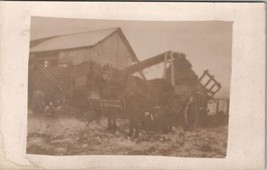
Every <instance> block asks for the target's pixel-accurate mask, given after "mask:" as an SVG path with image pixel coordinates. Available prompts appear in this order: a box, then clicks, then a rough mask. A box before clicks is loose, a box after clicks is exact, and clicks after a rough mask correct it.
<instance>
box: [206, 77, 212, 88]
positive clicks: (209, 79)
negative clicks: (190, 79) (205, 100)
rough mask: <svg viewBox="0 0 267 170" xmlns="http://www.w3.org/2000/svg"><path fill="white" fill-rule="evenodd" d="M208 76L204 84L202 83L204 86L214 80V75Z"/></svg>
mask: <svg viewBox="0 0 267 170" xmlns="http://www.w3.org/2000/svg"><path fill="white" fill-rule="evenodd" d="M209 78H210V79H209V80H208V81H207V82H206V84H205V85H204V87H207V86H208V85H209V83H210V82H211V81H213V80H214V76H209Z"/></svg>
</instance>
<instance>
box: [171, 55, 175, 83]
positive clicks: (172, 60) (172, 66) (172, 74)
mask: <svg viewBox="0 0 267 170" xmlns="http://www.w3.org/2000/svg"><path fill="white" fill-rule="evenodd" d="M170 55H171V82H172V85H173V86H175V80H174V59H173V52H172V51H171V52H170Z"/></svg>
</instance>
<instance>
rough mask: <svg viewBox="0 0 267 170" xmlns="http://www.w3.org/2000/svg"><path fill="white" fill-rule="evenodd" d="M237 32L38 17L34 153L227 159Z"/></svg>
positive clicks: (214, 26)
mask: <svg viewBox="0 0 267 170" xmlns="http://www.w3.org/2000/svg"><path fill="white" fill-rule="evenodd" d="M232 31H233V22H230V21H138V20H135V21H131V20H100V19H98V20H97V19H95V20H93V19H70V18H55V17H37V16H32V17H31V28H30V47H29V63H28V118H27V144H26V145H27V147H26V153H27V154H37V155H57V156H59V155H65V156H66V155H153V156H169V157H189V158H225V157H226V155H227V144H228V130H229V129H228V119H229V116H231V115H229V103H230V102H229V101H230V91H231V89H230V79H231V69H232V68H231V60H232Z"/></svg>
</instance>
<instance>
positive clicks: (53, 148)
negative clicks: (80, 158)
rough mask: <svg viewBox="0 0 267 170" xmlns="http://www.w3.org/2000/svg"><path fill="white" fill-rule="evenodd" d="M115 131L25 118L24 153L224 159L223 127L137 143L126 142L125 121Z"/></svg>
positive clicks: (147, 135)
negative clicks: (26, 120)
mask: <svg viewBox="0 0 267 170" xmlns="http://www.w3.org/2000/svg"><path fill="white" fill-rule="evenodd" d="M117 123H118V127H119V129H120V130H119V131H118V132H116V133H115V134H113V133H110V132H108V131H107V130H106V128H107V119H106V118H102V120H101V122H100V123H96V122H91V123H90V124H89V125H88V126H87V122H83V121H81V120H78V119H76V118H73V117H70V116H54V117H53V116H47V115H35V114H29V116H28V137H27V153H29V154H42V155H164V156H178V157H218V158H223V157H225V156H226V147H227V133H228V128H227V126H220V127H213V128H195V129H193V130H192V131H183V130H182V129H181V128H174V131H173V132H171V133H169V134H159V133H152V132H145V131H142V132H141V134H140V136H139V138H138V139H137V140H131V139H129V138H127V137H126V136H127V133H128V130H129V128H128V127H129V126H128V121H127V120H121V119H119V120H118V122H117Z"/></svg>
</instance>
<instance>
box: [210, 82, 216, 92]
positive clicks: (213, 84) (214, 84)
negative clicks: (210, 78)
mask: <svg viewBox="0 0 267 170" xmlns="http://www.w3.org/2000/svg"><path fill="white" fill-rule="evenodd" d="M216 85H217V83H214V84H213V85H212V86H211V87H210V89H209V91H211V90H212V89H213V88H214V87H215V86H216Z"/></svg>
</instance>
